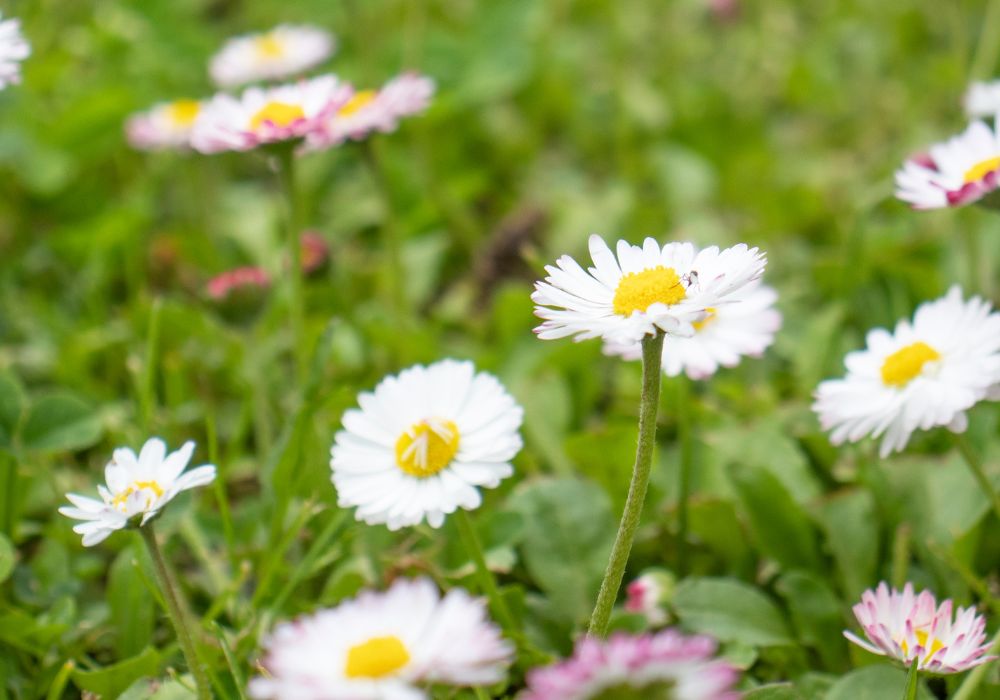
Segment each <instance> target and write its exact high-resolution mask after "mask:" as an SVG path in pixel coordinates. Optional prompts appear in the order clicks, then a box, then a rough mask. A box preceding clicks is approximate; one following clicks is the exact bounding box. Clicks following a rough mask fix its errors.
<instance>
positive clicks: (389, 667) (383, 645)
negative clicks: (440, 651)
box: [344, 636, 410, 678]
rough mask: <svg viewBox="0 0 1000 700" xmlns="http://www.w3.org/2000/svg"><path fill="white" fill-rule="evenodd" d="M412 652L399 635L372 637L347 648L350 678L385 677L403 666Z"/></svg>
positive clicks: (347, 668)
mask: <svg viewBox="0 0 1000 700" xmlns="http://www.w3.org/2000/svg"><path fill="white" fill-rule="evenodd" d="M409 661H410V654H409V652H408V651H406V647H405V646H404V645H403V642H402V641H400V639H399V637H392V636H389V637H372V638H371V639H369V640H368V641H367V642H363V643H361V644H357V645H355V646H353V647H351V648H350V649H348V650H347V667H346V668H345V669H344V675H345V676H347V677H348V678H384V677H385V676H388V675H391V674H393V673H395V672H396V671H398V670H399V669H401V668H403V666H405V665H406V664H407V663H409Z"/></svg>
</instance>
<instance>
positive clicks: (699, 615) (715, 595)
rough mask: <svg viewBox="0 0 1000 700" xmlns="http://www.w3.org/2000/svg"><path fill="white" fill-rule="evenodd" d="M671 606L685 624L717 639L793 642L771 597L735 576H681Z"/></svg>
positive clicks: (766, 643) (768, 643) (767, 643)
mask: <svg viewBox="0 0 1000 700" xmlns="http://www.w3.org/2000/svg"><path fill="white" fill-rule="evenodd" d="M673 606H674V611H675V612H676V613H677V616H678V617H679V618H680V620H681V622H682V623H683V624H684V626H685V627H688V628H690V629H692V630H694V631H696V632H702V633H705V634H710V635H712V636H714V637H716V638H718V639H719V640H720V641H724V642H742V643H743V644H751V645H754V646H775V645H783V644H794V643H795V640H794V639H793V638H792V636H791V632H790V631H789V629H788V625H787V623H786V622H785V619H784V617H783V616H782V614H781V611H780V610H779V609H778V607H777V606H776V605H775V604H774V603H773V602H772V601H771V599H770V598H768V597H767V595H765V594H764V593H762V592H761V591H760V590H758V589H757V588H755V587H754V586H751V585H750V584H747V583H744V582H742V581H739V580H736V579H728V578H697V577H692V578H688V579H685V580H684V581H682V582H681V584H680V585H679V586H678V587H677V591H676V592H675V593H674V599H673Z"/></svg>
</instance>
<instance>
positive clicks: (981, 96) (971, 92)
mask: <svg viewBox="0 0 1000 700" xmlns="http://www.w3.org/2000/svg"><path fill="white" fill-rule="evenodd" d="M962 101H963V105H964V106H965V113H966V114H968V115H969V116H970V117H972V118H981V117H982V118H985V117H989V118H993V117H994V116H996V115H997V113H1000V80H993V81H990V82H988V83H982V82H975V83H973V84H972V85H970V86H969V89H968V90H966V92H965V97H964V98H963V100H962Z"/></svg>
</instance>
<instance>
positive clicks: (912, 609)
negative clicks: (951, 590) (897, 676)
mask: <svg viewBox="0 0 1000 700" xmlns="http://www.w3.org/2000/svg"><path fill="white" fill-rule="evenodd" d="M854 616H855V617H856V618H857V619H858V624H860V625H861V628H862V629H863V630H864V633H865V636H866V637H867V638H868V641H865V640H863V639H861V638H860V637H858V636H856V635H855V634H852V633H851V632H847V631H845V632H844V636H845V637H847V638H848V639H849V640H850V641H852V642H854V643H855V644H857V645H858V646H859V647H862V648H863V649H865V650H867V651H870V652H871V653H873V654H878V655H879V656H888V657H890V658H893V659H896V660H897V661H900V662H902V663H903V664H905V665H906V666H910V665H911V664H912V663H913V662H914V661H916V662H917V670H918V671H926V672H929V673H937V674H945V673H960V672H962V671H965V670H967V669H970V668H972V667H973V666H978V665H980V664H984V663H986V662H988V661H992V660H993V659H995V658H996V657H995V656H987V655H986V652H987V651H989V648H990V644H989V643H988V642H987V643H984V642H985V640H986V631H985V630H986V620H985V619H984V618H983V617H982V616H981V615H977V614H976V610H975V608H959V609H958V611H957V612H956V614H955V615H954V617H953V616H952V602H951V600H945V601H944V602H942V603H941V605H940V607H939V606H938V604H937V601H936V600H935V598H934V595H933V594H932V593H930V592H929V591H922V592H921V593H920V595H914V593H913V584H910V583H907V584H906V586H905V587H904V588H903V591H902V592H899V591H897V590H896V589H895V588H893V589H892V590H890V589H889V586H888V585H886V583H885V582H884V581H883V582H882V583H880V584H879V585H878V588H876V589H875V590H874V591H872V590H867V591H865V592H864V593H863V594H862V596H861V602H860V603H858V604H857V605H855V606H854Z"/></svg>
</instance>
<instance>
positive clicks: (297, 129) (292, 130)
mask: <svg viewBox="0 0 1000 700" xmlns="http://www.w3.org/2000/svg"><path fill="white" fill-rule="evenodd" d="M352 94H353V89H352V88H351V87H350V86H349V85H347V84H346V83H344V82H342V81H341V80H339V79H338V78H336V77H335V76H333V75H324V76H320V77H318V78H312V79H310V80H303V81H301V82H298V83H290V84H287V85H279V86H277V87H271V88H257V87H252V88H248V89H246V90H244V91H243V94H242V95H241V96H240V97H233V96H232V95H225V94H219V95H216V96H215V97H213V98H212V99H211V100H209V101H208V102H207V103H205V104H204V105H203V106H202V109H201V111H200V113H199V114H198V118H197V119H196V120H195V122H194V127H193V130H192V133H191V145H192V146H193V147H194V148H195V150H197V151H200V152H201V153H220V152H223V151H248V150H251V149H253V148H256V147H258V146H262V145H265V144H269V143H279V142H285V141H292V140H294V139H301V138H304V137H306V136H308V135H309V134H311V133H314V132H316V131H317V130H318V129H319V128H320V126H321V125H322V124H323V122H324V120H326V119H327V118H329V117H330V116H332V115H333V114H334V113H335V112H336V111H337V110H338V109H340V108H341V107H342V106H343V105H344V104H346V103H347V101H348V100H350V99H351V95H352Z"/></svg>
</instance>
